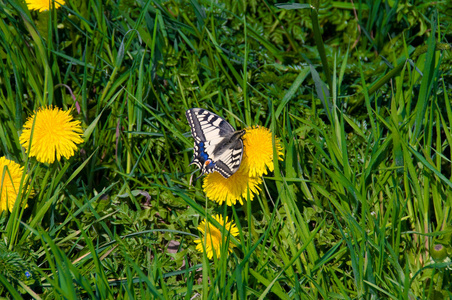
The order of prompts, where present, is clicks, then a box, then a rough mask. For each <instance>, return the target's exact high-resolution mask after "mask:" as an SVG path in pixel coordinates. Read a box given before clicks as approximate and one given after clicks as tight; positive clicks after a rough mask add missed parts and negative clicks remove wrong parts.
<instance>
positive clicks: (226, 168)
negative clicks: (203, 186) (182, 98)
mask: <svg viewBox="0 0 452 300" xmlns="http://www.w3.org/2000/svg"><path fill="white" fill-rule="evenodd" d="M185 114H186V116H187V120H188V123H189V124H190V127H191V133H192V135H193V138H194V139H195V145H194V152H193V161H192V162H191V164H195V165H197V166H198V168H200V169H201V175H200V176H202V175H203V174H205V173H212V172H214V171H217V172H218V173H220V174H221V175H222V176H223V177H225V178H228V177H230V176H231V175H232V174H234V173H235V172H236V171H237V170H238V168H239V167H240V163H241V161H242V155H243V141H242V138H241V137H242V136H243V135H244V134H245V131H243V130H242V131H236V130H235V129H234V127H232V126H231V124H229V123H228V122H227V121H226V120H224V119H223V118H221V117H220V116H218V115H216V114H214V113H212V112H210V111H207V110H205V109H201V108H192V109H189V110H187V111H186V113H185ZM198 178H199V177H198Z"/></svg>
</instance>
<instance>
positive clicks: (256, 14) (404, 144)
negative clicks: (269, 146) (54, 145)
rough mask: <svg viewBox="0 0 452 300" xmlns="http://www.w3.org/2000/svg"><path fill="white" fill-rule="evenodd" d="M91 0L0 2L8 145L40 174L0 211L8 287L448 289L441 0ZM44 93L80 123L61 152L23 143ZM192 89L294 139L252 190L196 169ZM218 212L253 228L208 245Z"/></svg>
mask: <svg viewBox="0 0 452 300" xmlns="http://www.w3.org/2000/svg"><path fill="white" fill-rule="evenodd" d="M81 2H82V1H81ZM83 2H84V3H82V4H81V3H79V1H74V0H71V1H67V5H66V6H64V7H62V8H60V9H58V10H57V11H51V12H42V13H38V12H29V11H28V9H27V8H26V5H25V4H23V3H21V2H16V1H9V0H8V1H6V2H5V1H4V2H3V4H2V5H0V14H1V16H2V18H1V20H0V55H1V58H2V59H1V60H0V74H1V76H0V93H1V94H0V157H1V156H5V157H6V158H8V159H11V160H13V161H15V162H17V163H19V164H21V165H22V166H24V167H25V169H26V170H27V174H29V176H30V179H29V180H28V181H26V180H25V179H24V180H23V182H22V185H21V191H23V193H22V196H21V199H23V200H25V199H28V200H27V203H28V206H27V207H25V206H21V205H19V203H20V201H16V204H17V205H16V206H15V207H14V210H13V211H12V212H6V211H3V212H2V213H1V215H0V235H1V242H0V282H1V283H2V284H1V285H0V296H1V297H6V298H8V299H20V298H22V297H23V298H27V299H28V298H34V299H62V298H66V299H78V298H98V299H123V298H125V299H132V298H143V299H151V298H152V299H193V298H194V299H198V298H199V299H447V298H451V297H452V293H451V292H450V291H451V290H452V281H451V271H450V268H451V260H450V257H451V253H452V249H451V236H452V216H451V207H452V181H451V178H452V170H451V160H452V152H451V149H450V145H451V144H452V131H451V125H450V124H451V123H452V109H451V99H452V94H451V91H452V88H451V82H452V81H451V78H452V77H451V76H452V73H451V70H452V69H451V65H452V63H451V50H450V45H448V44H447V42H450V40H451V38H452V36H451V34H450V32H451V24H452V18H451V16H450V14H448V13H447V11H450V9H451V6H450V4H448V3H447V1H444V2H441V1H440V2H429V3H428V4H426V3H424V2H422V1H415V2H414V3H411V5H408V4H406V3H400V2H397V3H392V2H391V3H390V5H389V4H387V3H386V2H384V1H367V2H365V3H364V2H360V1H354V6H353V5H352V4H351V3H350V2H335V1H325V2H321V3H316V2H315V1H314V2H312V3H311V5H313V7H314V8H320V9H319V10H316V9H312V10H311V9H310V8H309V6H307V5H304V4H300V5H297V4H292V5H275V3H273V2H272V3H270V2H268V1H266V0H264V1H250V2H248V1H245V2H242V1H238V2H236V1H230V2H225V3H216V2H208V1H190V2H189V1H154V2H153V1H144V2H141V1H139V2H135V1H121V2H120V3H119V4H118V3H116V2H112V1H98V0H90V1H83ZM391 5H392V6H391ZM358 26H359V30H358ZM46 105H54V106H57V107H60V108H63V109H65V110H66V109H70V108H74V109H73V113H72V115H73V116H74V118H76V119H78V120H80V121H81V122H82V126H83V128H84V136H83V138H84V141H85V142H84V143H83V144H81V145H80V147H79V149H80V151H78V152H77V153H76V155H74V156H73V157H72V158H70V159H62V160H61V161H59V162H55V163H53V164H42V163H39V162H37V161H36V159H35V158H33V157H28V156H27V153H26V151H25V149H23V148H22V146H21V145H20V143H19V136H20V133H21V130H22V128H23V124H24V123H25V121H26V119H27V118H28V117H29V116H30V115H31V114H32V112H33V110H35V109H37V108H39V107H42V106H46ZM76 106H78V107H80V113H79V112H77V109H75V108H76ZM192 107H202V108H206V109H208V110H210V111H212V112H215V113H217V114H219V115H221V116H223V117H225V118H226V119H227V120H228V121H230V123H231V124H232V125H233V126H234V127H235V128H237V129H243V128H245V127H247V126H253V125H260V126H265V127H267V128H270V129H271V130H272V132H273V134H274V135H275V137H278V138H280V139H281V141H282V144H283V147H284V161H276V162H275V171H274V172H273V173H269V174H267V175H266V176H264V183H263V184H262V186H261V192H260V193H259V195H258V196H257V197H255V198H254V200H253V201H252V202H251V201H248V202H246V203H245V204H244V205H243V206H242V205H236V206H234V207H226V206H224V205H223V206H219V205H217V204H216V203H214V202H212V201H210V200H208V199H206V196H205V194H204V192H203V190H202V180H199V181H198V182H197V183H196V185H195V186H190V184H189V180H190V176H191V173H192V172H193V171H194V168H193V167H189V166H188V164H189V163H190V161H191V158H192V150H191V148H192V147H193V139H192V137H191V136H190V129H189V126H188V123H187V121H186V119H185V110H187V109H189V108H192ZM28 186H30V187H31V188H32V189H28V188H27V187H28ZM216 213H218V214H223V215H227V216H229V217H230V218H232V219H233V220H234V221H235V223H236V224H237V226H238V227H239V230H240V235H239V238H238V239H237V240H233V241H232V242H234V243H235V244H236V246H237V247H236V248H235V250H234V252H233V253H232V254H231V255H229V256H222V257H221V258H220V259H219V260H213V261H212V260H208V259H207V257H206V256H204V255H203V254H202V253H200V252H198V251H196V249H195V243H194V242H193V241H194V239H196V237H197V236H198V235H199V232H198V230H197V229H196V228H197V226H198V224H199V223H200V222H201V221H202V220H204V218H210V219H211V217H210V216H211V215H213V214H216ZM438 244H441V245H443V246H444V247H445V249H446V252H447V253H446V258H445V259H436V260H434V259H433V258H432V255H433V256H435V253H433V254H432V249H433V247H434V246H435V245H438ZM170 245H171V247H170ZM435 257H436V256H435ZM26 272H28V273H26ZM27 275H29V276H27Z"/></svg>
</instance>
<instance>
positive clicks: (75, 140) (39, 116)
mask: <svg viewBox="0 0 452 300" xmlns="http://www.w3.org/2000/svg"><path fill="white" fill-rule="evenodd" d="M32 131H33V136H31V133H32ZM82 133H83V130H82V127H81V125H80V121H76V120H74V119H73V118H72V117H71V115H70V111H63V110H60V109H59V108H51V107H46V108H40V109H38V110H36V111H35V113H34V114H33V116H31V117H30V118H28V120H27V122H25V125H24V130H23V131H22V134H21V136H20V138H19V141H20V143H21V144H22V146H23V147H24V148H25V150H26V151H28V148H30V153H29V155H30V156H36V159H37V160H38V161H39V162H43V163H52V162H54V161H55V157H56V159H57V160H58V161H59V160H60V158H61V156H64V157H66V158H70V157H71V156H73V155H74V153H75V150H76V149H77V146H76V144H79V143H82V142H83V139H82V138H81V134H82ZM30 140H31V142H32V144H31V147H29V143H30Z"/></svg>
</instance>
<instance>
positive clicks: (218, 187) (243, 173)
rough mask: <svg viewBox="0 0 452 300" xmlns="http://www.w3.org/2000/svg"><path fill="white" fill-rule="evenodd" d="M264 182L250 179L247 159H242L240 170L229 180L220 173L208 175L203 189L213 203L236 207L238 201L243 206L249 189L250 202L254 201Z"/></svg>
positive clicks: (254, 178) (257, 178)
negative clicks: (260, 185) (224, 203)
mask: <svg viewBox="0 0 452 300" xmlns="http://www.w3.org/2000/svg"><path fill="white" fill-rule="evenodd" d="M261 182H262V179H261V178H260V177H250V176H249V170H248V164H247V162H246V159H245V158H243V159H242V163H241V164H240V168H239V169H238V170H237V172H235V173H234V174H232V175H231V176H230V177H229V178H224V177H223V176H221V175H220V173H218V172H213V173H210V174H207V175H206V177H205V178H204V181H203V184H202V187H203V189H204V192H205V193H206V196H207V198H209V199H210V200H212V201H215V202H218V204H220V205H221V204H223V202H226V204H227V205H228V206H232V205H235V204H236V203H237V201H239V202H240V204H243V200H246V199H247V194H248V188H249V189H250V200H253V198H254V194H257V193H258V192H259V190H260V188H259V186H258V185H259V184H260V183H261Z"/></svg>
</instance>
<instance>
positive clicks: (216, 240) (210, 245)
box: [195, 175, 239, 259]
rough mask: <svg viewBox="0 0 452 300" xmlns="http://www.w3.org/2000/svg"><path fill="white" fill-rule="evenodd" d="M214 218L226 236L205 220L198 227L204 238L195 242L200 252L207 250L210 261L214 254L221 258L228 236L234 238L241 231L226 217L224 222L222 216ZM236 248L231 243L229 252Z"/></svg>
mask: <svg viewBox="0 0 452 300" xmlns="http://www.w3.org/2000/svg"><path fill="white" fill-rule="evenodd" d="M220 176H221V175H220ZM213 218H214V219H215V220H216V221H217V222H218V223H220V225H221V226H223V227H224V229H225V230H227V232H226V231H225V232H224V233H225V235H222V229H218V228H217V227H215V226H214V225H213V224H211V223H210V222H207V223H206V220H204V221H202V222H201V224H199V226H198V230H199V231H200V232H201V233H202V236H203V238H201V239H197V240H195V243H196V244H197V245H196V250H198V251H200V252H204V250H205V251H206V253H207V257H208V258H209V259H212V257H213V255H214V254H215V255H216V257H217V258H220V256H221V254H222V253H221V251H222V250H223V243H226V241H227V239H228V236H227V235H228V234H230V235H231V236H233V237H236V236H238V235H239V230H238V229H237V227H236V226H235V224H234V223H233V222H232V221H231V222H228V217H226V218H225V220H224V221H223V216H221V215H215V216H213ZM204 242H205V244H204ZM234 247H235V245H234V244H233V243H232V242H231V241H229V245H228V252H232V248H234Z"/></svg>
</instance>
